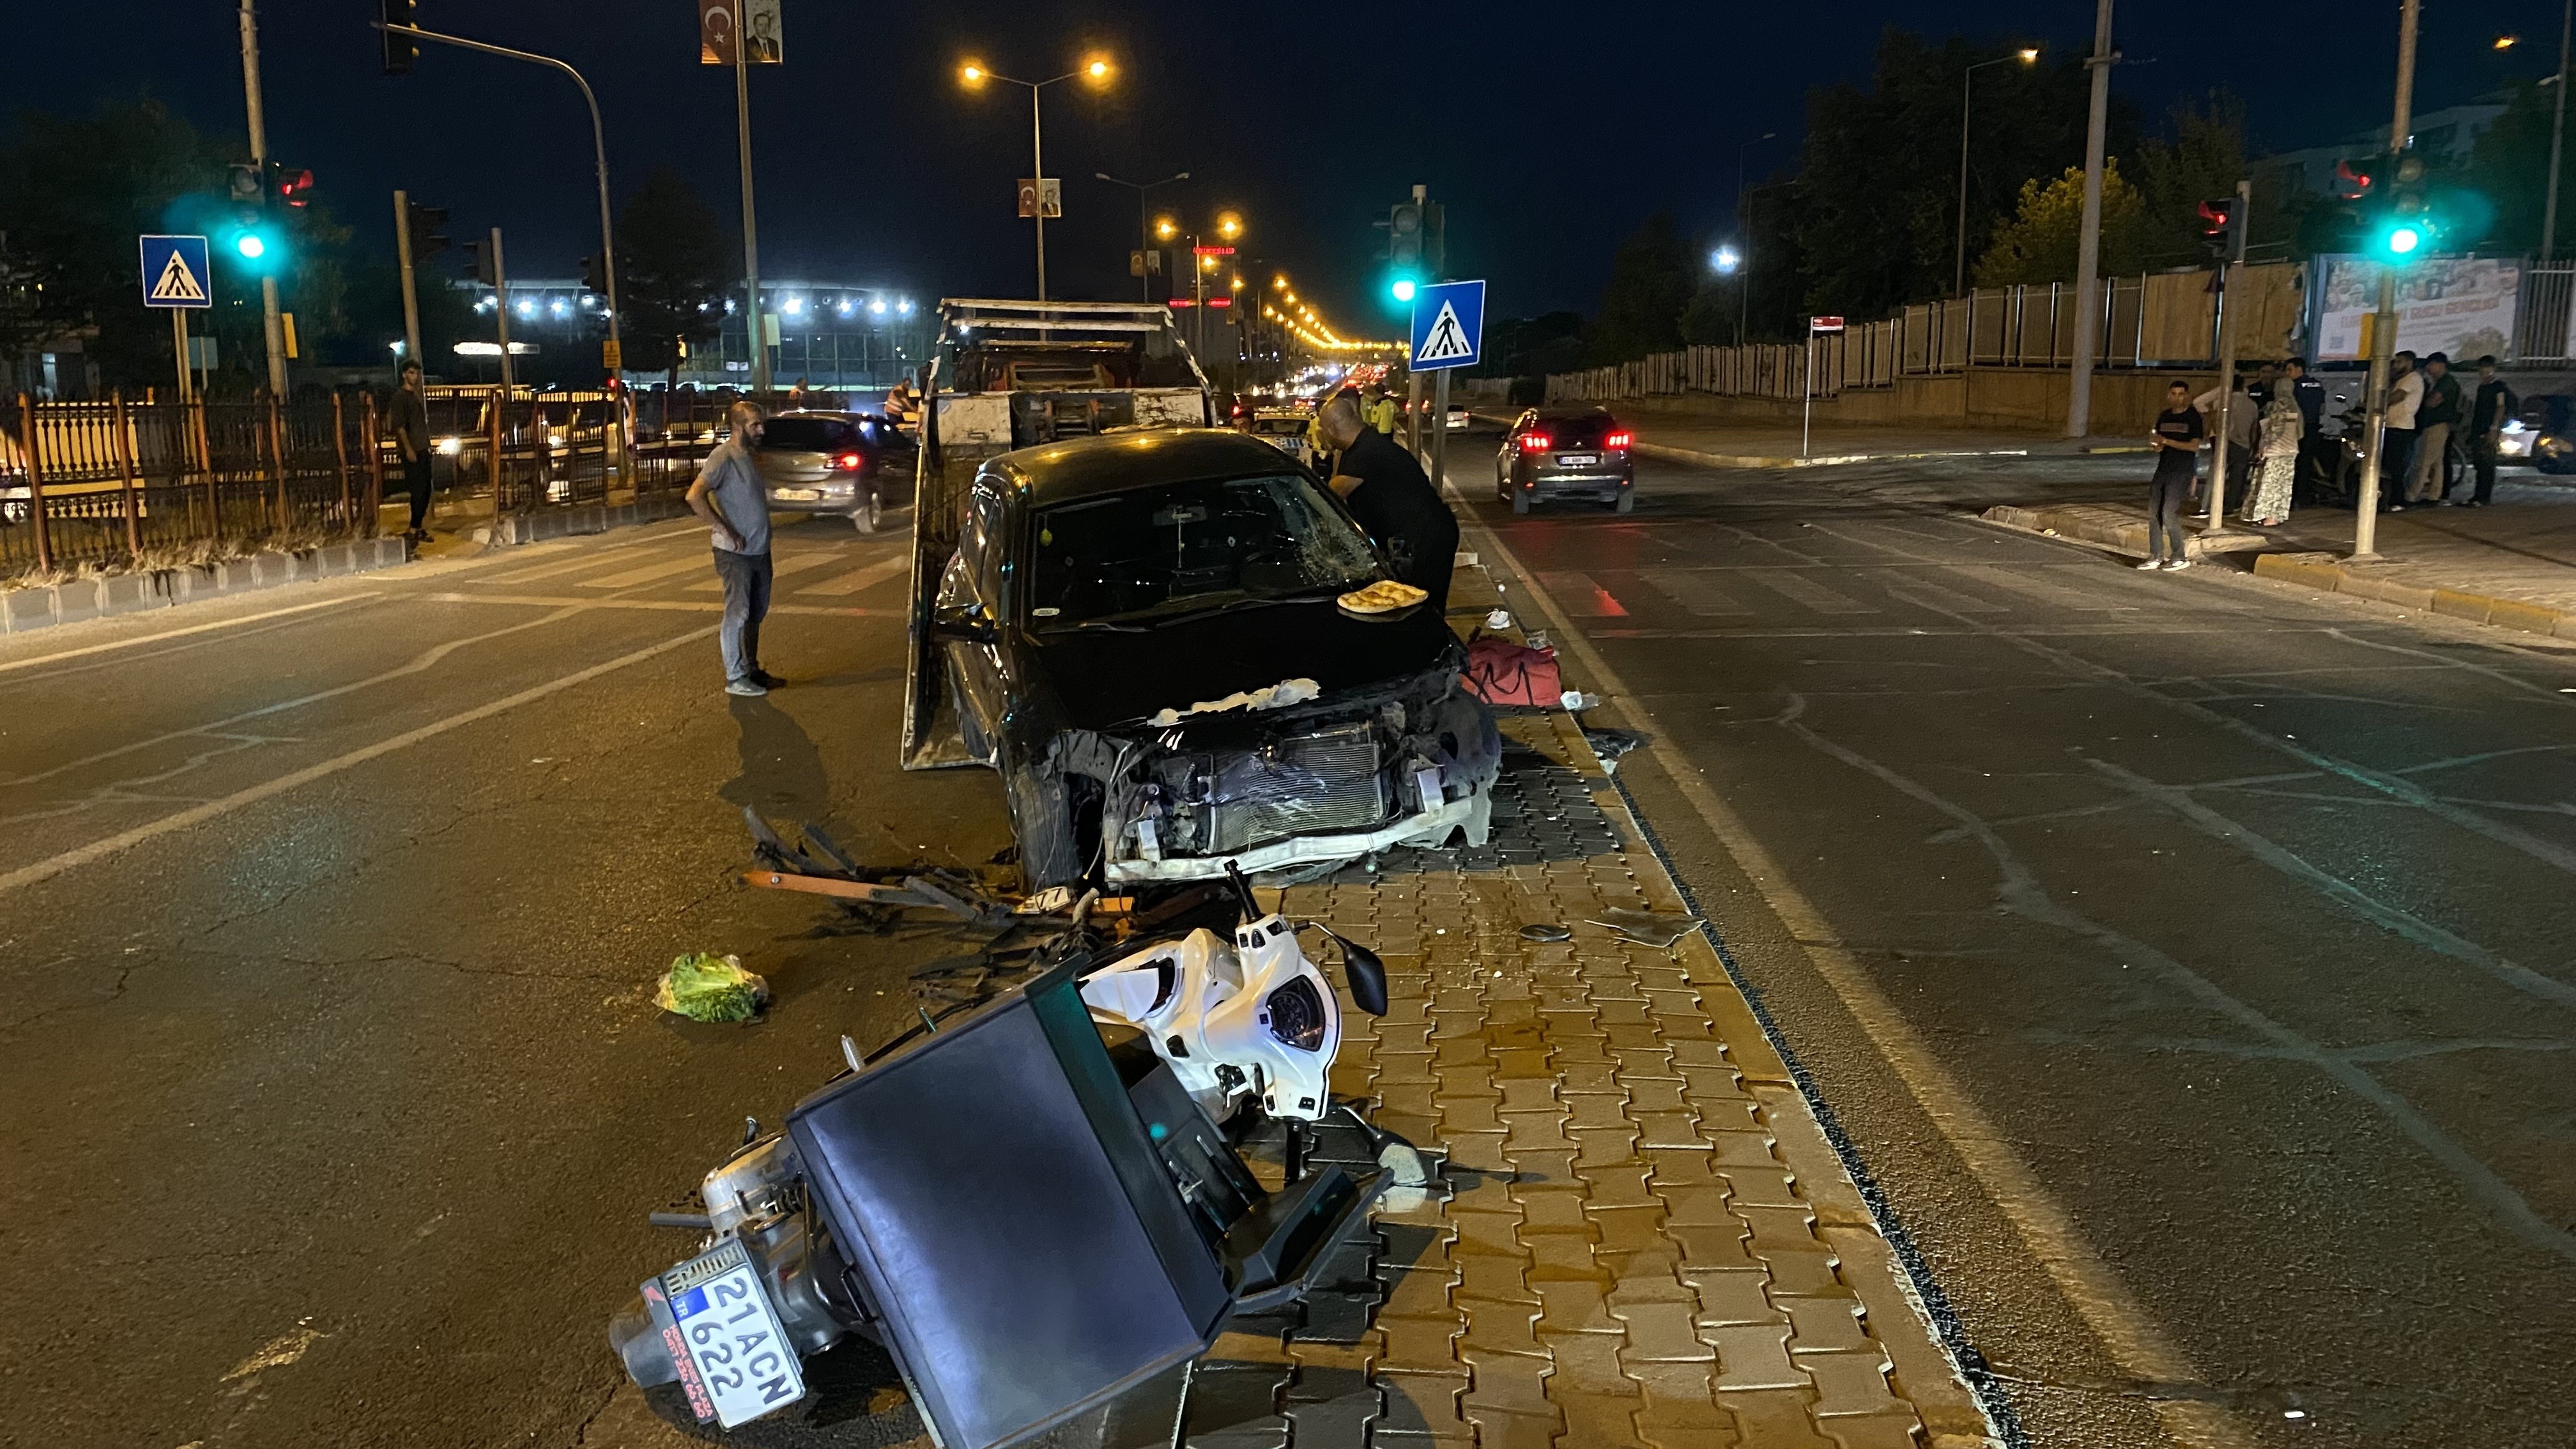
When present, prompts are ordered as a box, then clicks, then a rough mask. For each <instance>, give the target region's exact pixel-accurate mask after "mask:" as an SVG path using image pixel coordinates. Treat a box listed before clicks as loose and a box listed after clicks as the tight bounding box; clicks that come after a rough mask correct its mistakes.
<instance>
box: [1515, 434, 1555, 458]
mask: <svg viewBox="0 0 2576 1449" xmlns="http://www.w3.org/2000/svg"><path fill="white" fill-rule="evenodd" d="M1548 442H1549V439H1548V436H1547V434H1545V433H1523V434H1521V451H1522V452H1524V453H1544V452H1546V451H1547V449H1548Z"/></svg>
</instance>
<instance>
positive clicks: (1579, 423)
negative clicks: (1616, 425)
mask: <svg viewBox="0 0 2576 1449" xmlns="http://www.w3.org/2000/svg"><path fill="white" fill-rule="evenodd" d="M1538 429H1539V431H1541V432H1543V433H1545V434H1547V435H1548V436H1549V437H1551V438H1554V439H1555V440H1556V445H1557V446H1558V447H1559V448H1583V447H1595V446H1598V445H1599V444H1600V442H1601V435H1602V434H1603V433H1606V432H1608V431H1609V430H1610V417H1609V414H1607V413H1576V414H1574V415H1572V416H1570V417H1562V418H1549V417H1542V418H1540V419H1539V420H1538Z"/></svg>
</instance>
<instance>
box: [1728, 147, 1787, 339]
mask: <svg viewBox="0 0 2576 1449" xmlns="http://www.w3.org/2000/svg"><path fill="white" fill-rule="evenodd" d="M1779 135H1780V133H1779V132H1777V131H1765V132H1763V133H1762V134H1761V135H1759V136H1756V137H1754V138H1753V139H1752V140H1750V141H1738V142H1736V143H1735V247H1736V252H1735V255H1736V263H1735V266H1736V270H1737V271H1738V272H1741V273H1742V274H1743V275H1741V276H1739V277H1737V278H1736V279H1735V345H1736V346H1738V347H1742V346H1743V345H1744V328H1745V324H1746V323H1747V322H1748V321H1750V320H1751V319H1752V316H1753V229H1752V228H1751V227H1750V226H1748V225H1746V224H1745V221H1744V196H1745V191H1744V183H1745V182H1746V180H1748V179H1749V178H1748V177H1747V176H1746V174H1745V169H1744V153H1745V152H1747V151H1750V150H1752V149H1753V148H1754V147H1755V146H1758V145H1760V144H1761V143H1763V142H1764V141H1770V140H1776V139H1778V137H1779Z"/></svg>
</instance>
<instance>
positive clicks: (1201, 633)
mask: <svg viewBox="0 0 2576 1449" xmlns="http://www.w3.org/2000/svg"><path fill="white" fill-rule="evenodd" d="M1034 638H1035V640H1036V645H1037V647H1036V648H1034V649H1033V650H1031V651H1030V654H1031V659H1032V662H1033V666H1034V672H1035V673H1036V675H1037V676H1038V677H1037V678H1036V679H1035V680H1033V681H1032V683H1036V684H1039V685H1040V686H1042V687H1043V688H1045V689H1046V690H1048V691H1049V692H1050V693H1052V694H1053V695H1054V696H1055V697H1056V700H1057V702H1058V703H1059V704H1060V705H1061V706H1062V708H1063V712H1064V723H1065V724H1067V725H1070V726H1072V727H1074V728H1077V729H1088V730H1104V729H1108V728H1111V727H1113V726H1116V725H1120V724H1125V723H1128V722H1130V721H1134V720H1141V719H1143V718H1144V717H1145V716H1147V715H1150V714H1153V713H1154V712H1156V711H1157V710H1162V709H1167V708H1168V709H1176V710H1186V709H1188V708H1189V707H1190V706H1191V705H1193V704H1197V703H1199V702H1201V701H1204V700H1216V699H1223V698H1225V697H1226V696H1227V695H1229V694H1233V693H1235V692H1237V691H1250V690H1256V689H1263V688H1266V687H1268V686H1270V685H1273V684H1277V683H1279V682H1280V681H1281V680H1284V679H1311V680H1313V681H1315V683H1316V684H1317V685H1319V686H1321V688H1322V698H1324V699H1326V700H1330V699H1331V698H1332V697H1333V696H1334V695H1336V694H1339V693H1341V692H1343V691H1346V690H1356V689H1364V688H1366V687H1368V686H1370V685H1377V684H1384V683H1386V682H1388V681H1390V680H1396V679H1403V678H1406V677H1409V676H1412V675H1417V674H1422V673H1426V672H1428V671H1431V670H1435V669H1446V668H1449V667H1451V666H1450V662H1449V654H1450V651H1451V650H1452V649H1453V648H1455V646H1456V644H1457V636H1456V635H1454V634H1451V633H1450V632H1449V625H1448V621H1447V620H1445V619H1443V618H1441V617H1440V616H1439V615H1438V614H1436V613H1433V612H1432V611H1431V610H1430V609H1428V608H1421V607H1417V608H1415V609H1414V610H1412V611H1411V612H1410V613H1407V614H1405V615H1404V616H1402V617H1401V618H1394V619H1388V618H1375V619H1365V618H1360V617H1357V616H1354V615H1351V614H1346V613H1344V612H1342V610H1341V609H1340V608H1339V607H1337V606H1336V605H1335V604H1334V603H1333V601H1332V600H1330V599H1323V600H1317V601H1314V602H1298V603H1283V604H1267V605H1258V606H1247V607H1244V608H1240V609H1234V610H1230V611H1228V612H1226V613H1223V614H1215V615H1210V616H1209V617H1207V618H1203V619H1189V620H1184V621H1182V622H1179V623H1175V624H1166V625H1162V626H1159V627H1155V628H1151V629H1148V630H1146V631H1144V632H1141V633H1132V634H1130V633H1114V632H1111V631H1108V630H1088V629H1087V630H1081V631H1076V632H1066V633H1061V634H1043V635H1037V636H1034Z"/></svg>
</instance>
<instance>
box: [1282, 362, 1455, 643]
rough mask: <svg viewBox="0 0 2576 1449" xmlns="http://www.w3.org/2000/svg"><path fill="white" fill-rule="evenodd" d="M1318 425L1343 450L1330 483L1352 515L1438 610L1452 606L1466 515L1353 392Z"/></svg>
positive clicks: (1329, 441) (1320, 416) (1324, 413)
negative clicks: (1374, 422)
mask: <svg viewBox="0 0 2576 1449" xmlns="http://www.w3.org/2000/svg"><path fill="white" fill-rule="evenodd" d="M1316 424H1317V428H1318V430H1319V431H1321V432H1322V433H1323V435H1324V441H1325V442H1326V443H1327V444H1328V445H1330V446H1331V447H1332V448H1333V449H1334V450H1335V451H1336V452H1338V453H1339V454H1340V455H1341V458H1340V461H1339V462H1337V463H1335V464H1334V465H1333V476H1332V479H1331V483H1330V486H1331V488H1332V490H1333V491H1334V492H1335V493H1337V494H1339V495H1341V499H1342V501H1343V502H1344V503H1345V504H1347V505H1349V507H1350V510H1351V516H1352V517H1353V518H1356V519H1358V520H1359V521H1360V527H1362V528H1364V529H1367V530H1368V535H1369V537H1371V538H1373V539H1375V540H1377V543H1378V546H1379V547H1381V548H1383V549H1385V550H1386V551H1387V554H1388V556H1389V557H1390V558H1392V559H1393V560H1394V561H1395V576H1396V577H1397V578H1399V579H1401V580H1403V581H1404V582H1406V583H1408V584H1411V585H1413V586H1414V587H1415V588H1417V589H1421V590H1423V591H1424V592H1426V593H1428V594H1430V595H1431V599H1430V604H1431V607H1432V608H1433V609H1434V610H1435V611H1439V612H1443V613H1445V612H1447V610H1448V607H1449V573H1450V570H1451V569H1452V568H1454V567H1455V566H1456V564H1457V560H1458V518H1457V515H1455V514H1453V513H1451V512H1450V511H1449V505H1448V504H1447V503H1446V502H1444V501H1442V499H1441V497H1440V495H1439V494H1438V493H1437V492H1435V491H1434V490H1433V489H1432V487H1431V480H1430V479H1429V478H1428V477H1426V476H1424V474H1423V471H1422V465H1421V464H1420V463H1417V462H1415V461H1414V459H1413V455H1412V454H1411V453H1408V452H1406V451H1404V447H1403V445H1402V444H1400V443H1398V442H1396V440H1395V439H1394V438H1393V437H1391V436H1389V435H1387V434H1385V433H1381V432H1379V431H1377V430H1376V429H1375V428H1372V427H1370V426H1368V425H1367V424H1366V423H1365V422H1362V421H1361V419H1360V405H1359V402H1358V401H1357V400H1356V399H1354V398H1352V397H1350V396H1349V395H1348V394H1344V395H1342V396H1339V397H1336V398H1334V399H1333V400H1332V401H1331V402H1328V403H1326V404H1324V407H1323V411H1322V412H1321V413H1320V414H1318V415H1317V418H1316Z"/></svg>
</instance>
